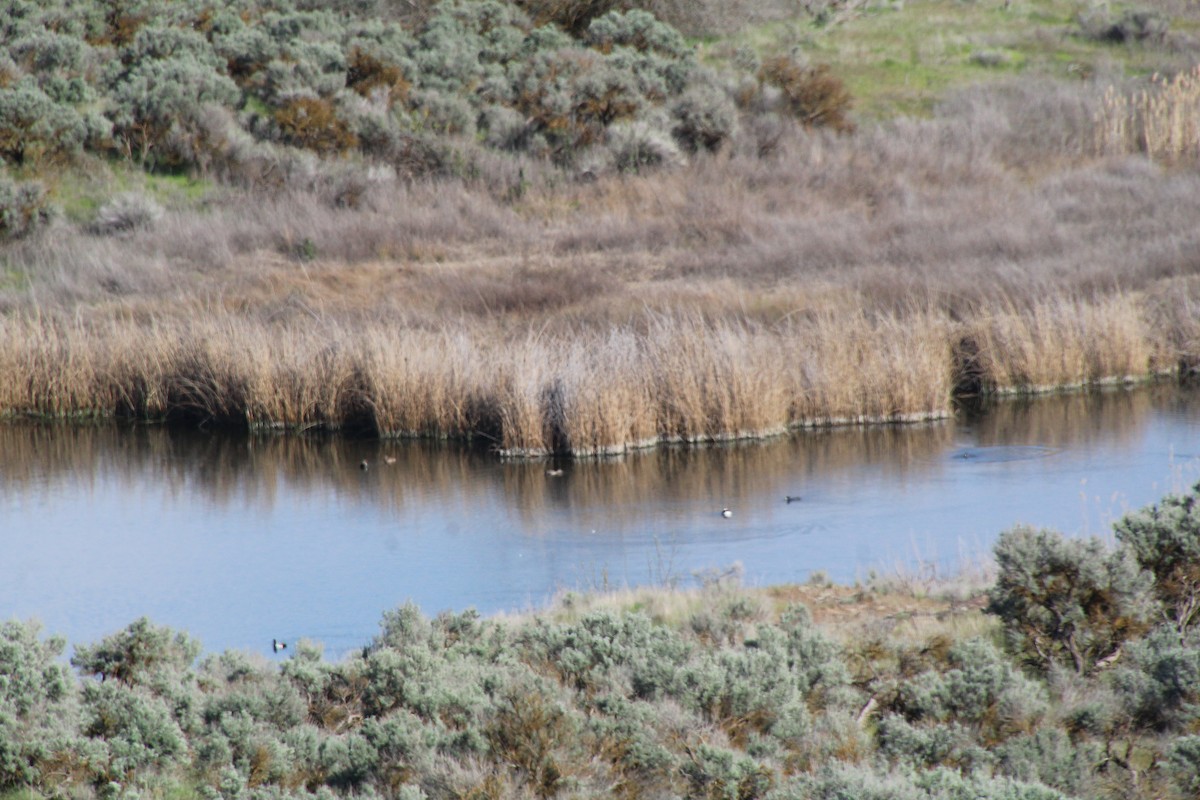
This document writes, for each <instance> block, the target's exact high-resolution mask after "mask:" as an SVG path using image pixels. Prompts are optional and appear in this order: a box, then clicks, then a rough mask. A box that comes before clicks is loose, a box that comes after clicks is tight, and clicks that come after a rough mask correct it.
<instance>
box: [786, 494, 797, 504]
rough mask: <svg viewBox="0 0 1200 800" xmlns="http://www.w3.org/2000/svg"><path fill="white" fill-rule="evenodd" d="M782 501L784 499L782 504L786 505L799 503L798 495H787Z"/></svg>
mask: <svg viewBox="0 0 1200 800" xmlns="http://www.w3.org/2000/svg"><path fill="white" fill-rule="evenodd" d="M783 499H784V502H786V503H799V502H800V495H798V494H789V495H787V496H786V497H784V498H783Z"/></svg>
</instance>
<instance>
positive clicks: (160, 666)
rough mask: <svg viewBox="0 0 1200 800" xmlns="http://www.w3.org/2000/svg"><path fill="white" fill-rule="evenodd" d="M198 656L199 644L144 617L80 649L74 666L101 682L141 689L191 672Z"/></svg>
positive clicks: (77, 650)
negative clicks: (171, 675)
mask: <svg viewBox="0 0 1200 800" xmlns="http://www.w3.org/2000/svg"><path fill="white" fill-rule="evenodd" d="M199 655H200V642H198V641H196V640H195V639H193V638H191V637H190V636H188V635H187V634H186V633H175V632H174V631H172V630H171V629H170V628H165V627H162V628H160V627H158V626H156V625H154V624H153V623H152V622H150V620H148V619H147V618H146V617H142V618H140V619H138V620H136V621H135V622H133V623H131V624H130V625H129V626H128V627H126V628H125V629H123V630H121V631H118V632H117V633H115V634H113V635H112V636H108V637H105V638H104V639H102V640H101V641H100V642H98V643H97V644H94V645H91V646H82V647H77V648H76V649H75V655H74V656H72V657H71V664H72V665H73V666H74V667H75V668H76V669H78V670H79V672H80V673H81V674H83V675H98V676H99V677H100V680H101V681H107V680H108V679H109V678H111V679H113V680H116V681H119V682H121V683H124V684H126V685H129V686H138V685H150V684H152V683H156V682H157V681H158V679H159V677H160V676H161V675H162V674H163V673H178V672H181V671H183V670H187V669H189V668H190V667H191V666H192V663H193V662H194V661H195V660H196V657H197V656H199Z"/></svg>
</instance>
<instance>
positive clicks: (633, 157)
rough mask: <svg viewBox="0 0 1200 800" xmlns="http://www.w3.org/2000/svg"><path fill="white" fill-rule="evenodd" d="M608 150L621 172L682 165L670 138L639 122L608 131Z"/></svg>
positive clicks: (663, 132) (680, 157)
mask: <svg viewBox="0 0 1200 800" xmlns="http://www.w3.org/2000/svg"><path fill="white" fill-rule="evenodd" d="M608 149H609V151H610V152H611V153H612V156H613V162H614V164H615V165H616V167H617V169H619V170H620V171H622V172H642V171H644V170H647V169H656V168H659V167H670V166H676V165H678V164H680V163H682V162H683V157H682V156H681V155H680V152H679V147H678V146H677V145H676V144H675V141H674V140H673V139H672V138H671V136H670V134H668V133H667V132H666V131H664V130H662V129H660V128H658V127H657V126H655V125H653V124H651V123H648V122H642V121H636V122H629V123H621V124H618V125H613V126H612V127H610V128H609V129H608Z"/></svg>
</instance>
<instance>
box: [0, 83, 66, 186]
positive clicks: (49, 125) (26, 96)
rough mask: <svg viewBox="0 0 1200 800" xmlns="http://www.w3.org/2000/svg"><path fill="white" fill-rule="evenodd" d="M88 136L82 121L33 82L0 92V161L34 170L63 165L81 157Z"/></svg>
mask: <svg viewBox="0 0 1200 800" xmlns="http://www.w3.org/2000/svg"><path fill="white" fill-rule="evenodd" d="M87 135H88V128H87V124H86V123H85V122H84V119H83V117H82V116H80V114H79V113H78V112H77V111H76V110H75V109H74V108H72V107H71V106H70V105H65V104H62V103H59V102H55V100H54V99H52V98H51V97H50V96H49V95H47V94H46V93H45V92H44V91H42V89H41V87H39V86H38V85H37V82H36V81H35V80H34V79H33V78H31V77H28V76H27V77H25V78H22V79H21V80H20V81H18V82H17V83H15V84H11V85H9V86H5V87H2V88H0V160H3V161H5V162H8V163H10V164H14V165H23V166H31V167H35V168H37V167H42V166H45V165H48V164H53V163H59V162H65V161H67V160H69V159H71V158H73V157H74V156H76V155H78V154H79V153H80V151H81V150H82V148H83V144H84V142H85V141H86V139H87Z"/></svg>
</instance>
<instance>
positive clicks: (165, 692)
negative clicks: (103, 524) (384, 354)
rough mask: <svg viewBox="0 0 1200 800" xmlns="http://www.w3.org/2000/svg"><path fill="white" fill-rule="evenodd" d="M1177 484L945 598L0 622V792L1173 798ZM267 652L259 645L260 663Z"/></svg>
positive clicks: (711, 585) (695, 593)
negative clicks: (192, 624)
mask: <svg viewBox="0 0 1200 800" xmlns="http://www.w3.org/2000/svg"><path fill="white" fill-rule="evenodd" d="M1198 499H1200V486H1198V487H1196V488H1194V489H1192V490H1191V491H1190V492H1187V493H1183V494H1177V495H1170V496H1168V497H1166V498H1164V499H1163V500H1162V501H1161V502H1160V503H1158V504H1156V505H1154V506H1151V507H1149V508H1146V509H1142V510H1141V511H1138V512H1134V513H1132V514H1130V515H1128V516H1127V517H1125V518H1123V519H1122V520H1120V521H1118V522H1117V523H1116V525H1115V526H1114V527H1115V543H1114V545H1113V546H1106V545H1104V544H1102V543H1101V542H1100V541H1099V540H1095V539H1091V540H1067V539H1064V538H1063V537H1062V536H1060V535H1058V534H1056V533H1053V532H1047V531H1033V530H1028V529H1015V530H1012V531H1008V532H1006V533H1004V534H1002V535H1001V536H1000V538H999V540H998V543H997V545H996V549H995V556H996V561H995V565H994V567H992V568H990V569H988V570H985V571H978V572H976V573H974V574H965V573H964V574H963V575H960V576H957V577H955V578H954V579H952V580H947V579H945V578H939V577H938V576H937V575H934V574H929V575H925V574H915V575H896V576H891V577H888V578H878V577H872V578H871V579H870V580H869V581H868V582H866V583H865V584H861V585H857V586H854V587H848V586H836V585H832V584H829V583H827V582H826V581H824V580H823V579H821V578H820V577H814V578H813V579H811V580H810V581H809V582H808V583H807V584H805V585H798V586H778V587H771V588H765V589H746V588H743V587H741V586H740V585H739V583H738V580H737V572H736V570H726V571H723V572H720V571H718V572H713V573H711V574H706V575H701V576H698V577H699V578H700V580H699V582H698V587H697V588H695V589H667V588H658V589H640V590H630V591H626V592H619V593H615V594H609V595H589V594H576V593H568V594H564V595H562V596H561V597H560V598H559V599H558V600H557V601H556V602H555V603H554V604H553V605H552V606H551V607H549V608H547V609H545V610H543V611H540V612H537V613H530V614H523V615H514V616H501V617H497V618H491V619H484V618H481V617H479V616H478V615H477V614H475V613H473V612H471V611H466V612H462V613H451V612H446V613H442V614H440V615H438V616H436V617H434V618H429V617H427V616H425V615H424V614H422V613H421V611H420V610H419V609H417V608H416V607H414V606H412V605H405V606H401V607H399V608H396V609H393V610H391V611H388V612H386V613H384V614H383V616H382V619H381V622H380V631H379V634H378V635H377V636H376V637H375V638H374V639H373V640H372V641H370V642H367V643H364V647H363V648H362V651H361V652H355V653H354V654H353V655H351V656H348V657H346V658H345V659H343V660H342V661H339V662H337V663H331V662H329V661H326V660H325V659H323V658H322V655H321V650H320V646H319V645H317V644H314V643H311V642H305V641H301V642H291V643H289V644H288V647H287V648H286V649H285V650H284V651H283V654H282V657H281V658H280V660H278V661H268V660H267V658H266V657H264V656H261V655H256V654H252V653H245V652H235V651H228V652H225V653H220V654H208V655H205V656H204V657H203V658H200V654H201V650H202V648H201V645H200V643H199V642H196V641H195V640H193V639H192V638H190V637H189V636H188V635H187V634H186V633H181V632H175V631H171V630H169V629H166V628H160V627H158V626H156V625H154V624H153V623H151V622H149V621H148V620H145V619H141V620H138V621H136V622H134V623H132V624H131V625H130V626H128V627H127V628H125V629H123V630H121V631H118V632H116V633H114V634H112V635H111V636H109V637H106V638H105V639H103V640H101V641H99V642H96V643H92V644H88V645H78V646H76V647H75V648H74V650H73V652H72V653H70V654H69V655H70V664H71V666H72V667H74V673H75V674H73V672H72V670H71V668H70V667H68V666H67V664H66V663H65V660H64V658H63V655H64V654H65V653H64V651H65V645H66V643H65V642H64V641H62V640H61V639H58V638H54V637H46V636H44V635H43V634H42V632H41V630H40V629H39V627H38V625H37V624H36V623H32V622H30V623H25V622H18V621H10V622H7V623H4V624H3V625H2V626H0V675H4V676H5V677H6V680H5V681H3V682H0V726H2V727H0V732H2V733H3V737H2V738H0V743H3V750H0V755H2V756H3V757H2V758H0V796H3V797H5V798H6V799H7V798H12V799H13V800H15V798H42V797H72V798H80V800H83V799H84V798H92V797H107V798H127V797H129V798H131V797H135V796H136V797H154V798H192V797H202V798H215V797H241V798H282V797H296V798H315V797H325V798H372V797H401V798H485V797H486V798H532V797H538V798H588V797H631V798H632V797H638V798H644V797H664V798H665V797H689V798H713V800H718V799H720V800H724V799H725V798H729V799H730V800H732V799H733V798H738V799H739V800H753V799H754V798H773V799H775V800H779V799H781V798H797V799H798V798H830V799H832V798H838V797H857V798H868V799H869V798H880V799H881V800H882V798H900V799H901V800H908V798H912V799H913V800H919V799H929V800H934V799H936V800H956V799H957V798H964V797H970V798H1020V799H1021V800H1034V799H1036V800H1060V799H1062V798H1089V800H1105V799H1106V798H1132V799H1133V800H1140V798H1163V799H1164V800H1182V799H1183V798H1188V797H1193V796H1194V795H1195V788H1196V787H1195V779H1196V774H1197V758H1198V755H1197V753H1198V751H1197V748H1196V745H1197V737H1196V736H1195V735H1194V731H1195V726H1196V724H1197V713H1198V712H1197V708H1198V707H1200V702H1198V701H1200V696H1198V692H1200V688H1198V687H1200V683H1198V682H1197V681H1196V680H1195V676H1196V674H1197V671H1198V670H1200V639H1198V638H1197V629H1196V625H1195V620H1196V618H1195V610H1196V602H1195V601H1196V588H1195V587H1196V585H1197V584H1196V582H1195V576H1196V564H1197V559H1196V556H1195V554H1196V552H1197V548H1198V547H1200V541H1198V540H1197V530H1198V528H1197V524H1196V523H1197V513H1198V512H1197V508H1198V506H1197V500H1198ZM267 646H268V643H264V649H266V648H267Z"/></svg>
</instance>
